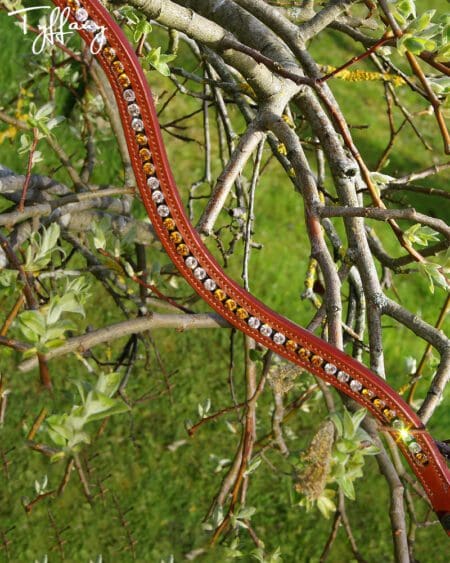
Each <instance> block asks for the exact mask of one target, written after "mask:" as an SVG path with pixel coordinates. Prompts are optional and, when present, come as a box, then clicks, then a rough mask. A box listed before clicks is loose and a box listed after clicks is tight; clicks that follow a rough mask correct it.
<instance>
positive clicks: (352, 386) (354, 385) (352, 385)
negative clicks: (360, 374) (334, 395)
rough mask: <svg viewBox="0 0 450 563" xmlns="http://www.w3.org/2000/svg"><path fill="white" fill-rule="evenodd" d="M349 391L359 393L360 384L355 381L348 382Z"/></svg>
mask: <svg viewBox="0 0 450 563" xmlns="http://www.w3.org/2000/svg"><path fill="white" fill-rule="evenodd" d="M350 389H352V390H353V391H356V392H357V393H359V391H361V389H362V383H361V382H360V381H358V380H357V379H352V380H351V381H350Z"/></svg>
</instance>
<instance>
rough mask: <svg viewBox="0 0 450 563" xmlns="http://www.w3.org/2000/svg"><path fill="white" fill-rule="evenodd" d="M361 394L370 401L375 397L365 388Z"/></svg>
mask: <svg viewBox="0 0 450 563" xmlns="http://www.w3.org/2000/svg"><path fill="white" fill-rule="evenodd" d="M361 394H362V395H364V397H367V398H368V399H371V398H372V397H373V396H374V395H375V393H374V392H373V391H371V390H370V389H367V387H364V389H363V390H362V391H361Z"/></svg>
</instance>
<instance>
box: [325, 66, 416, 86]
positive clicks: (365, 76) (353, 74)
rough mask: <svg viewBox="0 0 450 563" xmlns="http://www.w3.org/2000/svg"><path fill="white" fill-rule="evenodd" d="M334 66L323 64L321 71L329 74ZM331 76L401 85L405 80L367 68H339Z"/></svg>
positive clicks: (354, 80)
mask: <svg viewBox="0 0 450 563" xmlns="http://www.w3.org/2000/svg"><path fill="white" fill-rule="evenodd" d="M335 70H336V67H333V66H325V67H323V71H324V73H325V74H330V73H331V72H334V71H335ZM333 78H339V80H345V81H346V82H376V81H378V82H390V83H391V84H393V85H394V86H403V85H404V84H406V82H405V80H404V79H403V78H402V77H401V76H397V75H396V74H389V73H382V72H372V71H368V70H347V69H344V70H341V71H340V72H338V73H337V74H335V75H334V76H333Z"/></svg>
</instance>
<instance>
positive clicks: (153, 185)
mask: <svg viewBox="0 0 450 563" xmlns="http://www.w3.org/2000/svg"><path fill="white" fill-rule="evenodd" d="M147 186H148V187H149V188H150V189H151V190H157V189H158V188H159V180H158V178H149V179H148V180H147Z"/></svg>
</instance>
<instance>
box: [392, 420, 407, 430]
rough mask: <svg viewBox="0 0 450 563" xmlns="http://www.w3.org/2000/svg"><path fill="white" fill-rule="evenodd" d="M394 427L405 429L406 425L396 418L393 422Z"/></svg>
mask: <svg viewBox="0 0 450 563" xmlns="http://www.w3.org/2000/svg"><path fill="white" fill-rule="evenodd" d="M392 427H393V428H395V429H396V430H403V428H404V425H403V422H402V421H401V420H400V419H399V418H396V419H395V420H394V422H393V423H392Z"/></svg>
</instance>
